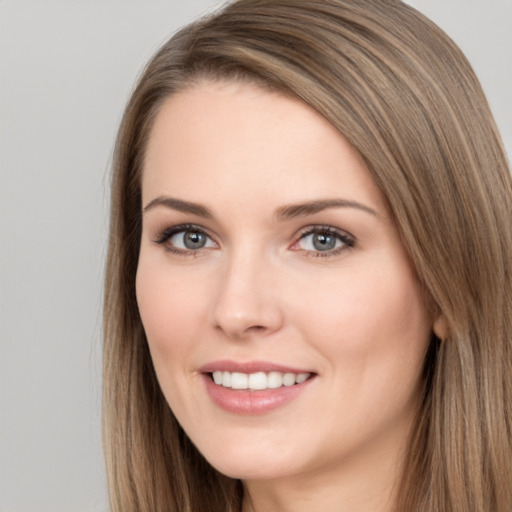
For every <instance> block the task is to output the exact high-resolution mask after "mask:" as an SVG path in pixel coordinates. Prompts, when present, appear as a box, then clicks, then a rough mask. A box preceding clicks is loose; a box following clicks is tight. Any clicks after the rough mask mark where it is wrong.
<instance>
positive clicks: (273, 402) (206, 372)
mask: <svg viewBox="0 0 512 512" xmlns="http://www.w3.org/2000/svg"><path fill="white" fill-rule="evenodd" d="M215 371H228V372H241V373H256V372H266V373H267V372H272V371H275V372H281V373H311V377H310V378H308V379H307V380H306V381H304V382H302V383H300V384H294V385H293V386H281V387H280V388H276V389H264V390H257V391H250V390H245V389H243V390H239V389H237V390H235V389H231V388H225V387H223V386H219V385H217V384H215V383H214V382H213V380H212V378H211V373H213V372H215ZM199 372H200V373H201V377H202V380H203V382H204V385H205V387H206V392H207V393H208V396H209V397H210V399H211V400H212V402H213V403H215V404H216V405H217V406H218V407H220V408H221V409H223V410H225V411H227V412H230V413H234V414H241V415H259V414H265V413H269V412H271V411H274V410H275V409H278V408H280V407H284V406H285V405H287V404H289V403H290V402H292V401H294V400H296V399H297V398H299V397H300V395H301V394H302V393H303V392H305V391H306V390H307V388H308V387H309V386H310V384H311V383H312V382H313V381H314V380H315V377H316V373H315V372H312V371H310V370H307V369H299V368H294V367H291V366H283V365H280V364H274V363H270V362H266V361H248V362H235V361H215V362H212V363H209V364H206V365H204V366H202V367H201V368H200V369H199Z"/></svg>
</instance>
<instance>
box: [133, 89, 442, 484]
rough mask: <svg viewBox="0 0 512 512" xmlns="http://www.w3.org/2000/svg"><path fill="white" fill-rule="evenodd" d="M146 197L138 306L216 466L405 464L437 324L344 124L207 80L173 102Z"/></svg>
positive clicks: (147, 165) (178, 408)
mask: <svg viewBox="0 0 512 512" xmlns="http://www.w3.org/2000/svg"><path fill="white" fill-rule="evenodd" d="M142 196H143V231H142V241H141V247H140V260H139V267H138V272H137V300H138V304H139V308H140V314H141V317H142V322H143V324H144V328H145V331H146V335H147V339H148V343H149V348H150V351H151V356H152V359H153V363H154V366H155V370H156V373H157V376H158V379H159V383H160V385H161V388H162V391H163V393H164V395H165V397H166V399H167V401H168V403H169V405H170V407H171V409H172V410H173V412H174V414H175V416H176V417H177V419H178V421H179V422H180V424H181V425H182V427H183V428H184V430H185V431H186V432H187V434H188V435H189V437H190V438H191V440H192V441H193V443H194V444H195V445H196V446H197V447H198V449H199V450H200V451H201V452H202V453H203V455H204V456H205V457H206V459H207V460H208V461H209V462H210V463H211V464H212V465H213V466H214V467H216V468H217V469H218V470H220V471H221V472H223V473H225V474H227V475H229V476H232V477H237V478H242V479H246V480H251V479H254V480H258V479H273V478H274V479H278V478H286V477H288V478H291V477H293V476H304V475H308V474H309V475H313V474H320V473H322V472H323V471H326V470H327V468H329V470H330V471H343V470H344V468H345V469H346V468H347V465H349V464H355V463H357V464H359V463H361V464H364V463H365V461H366V462H368V463H370V461H371V459H372V457H373V458H374V459H375V460H385V459H386V458H396V456H397V453H398V452H399V451H400V450H401V448H402V447H403V441H404V438H405V436H406V434H407V432H408V429H409V428H410V425H411V422H412V419H413V416H414V414H415V412H416V408H417V404H418V395H419V388H420V386H421V373H422V364H423V360H424V356H425V352H426V348H427V344H428V341H429V339H430V333H431V328H432V321H431V319H430V317H429V314H428V313H427V309H426V307H425V303H424V298H423V293H422V289H421V288H420V286H419V284H418V282H417V280H416V277H415V273H414V271H413V269H412V268H411V265H410V262H409V260H408V258H407V256H406V254H405V252H404V249H403V247H402V245H401V243H400V240H399V236H398V233H397V230H396V227H395V226H394V224H393V222H392V220H391V219H390V216H389V214H388V210H387V207H386V202H385V200H384V198H383V196H382V194H381V192H380V191H379V189H378V188H377V186H376V185H375V183H374V182H373V180H372V178H371V177H370V174H369V172H368V170H367V168H366V167H365V164H364V163H363V160H362V159H361V157H360V156H359V155H358V153H357V152H356V151H355V150H354V149H353V148H352V147H351V146H350V145H349V143H348V142H347V141H346V140H345V139H344V138H343V137H342V136H341V135H340V134H339V133H338V132H337V131H336V130H335V129H334V128H333V126H332V125H330V124H329V123H328V122H327V121H326V120H325V119H324V118H322V117H321V116H320V115H318V114H317V113H316V112H315V111H313V110H312V109H311V108H310V107H308V106H307V105H305V104H303V103H301V102H300V101H298V100H295V99H290V98H286V97H284V96H282V95H279V94H277V93H271V92H268V91H263V90H261V89H259V88H257V87H256V86H251V85H247V84H243V85H241V84H230V83H209V82H205V83H203V84H201V85H197V86H195V87H194V88H190V89H188V90H185V91H183V92H180V93H178V94H176V95H174V96H172V97H170V98H169V99H168V100H167V101H166V103H164V105H163V106H162V108H161V110H160V112H159V114H158V116H157V118H156V121H155V124H154V127H153V129H152V132H151V135H150V139H149V143H148V147H147V153H146V156H145V162H144V169H143V176H142ZM356 461H357V462H356Z"/></svg>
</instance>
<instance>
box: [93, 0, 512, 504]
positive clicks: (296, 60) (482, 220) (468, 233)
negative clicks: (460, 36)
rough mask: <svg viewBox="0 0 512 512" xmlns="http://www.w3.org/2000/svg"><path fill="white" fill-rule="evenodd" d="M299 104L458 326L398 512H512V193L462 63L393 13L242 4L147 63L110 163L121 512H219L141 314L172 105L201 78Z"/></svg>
mask: <svg viewBox="0 0 512 512" xmlns="http://www.w3.org/2000/svg"><path fill="white" fill-rule="evenodd" d="M203 79H210V80H241V81H244V80H246V81H250V82H253V83H257V84H259V85H261V86H263V87H268V88H270V89H272V90H277V91H280V92H282V93H283V94H287V95H291V96H294V97H297V98H300V99H301V100H302V101H304V102H306V103H308V104H309V105H311V106H312V107H313V108H314V109H316V110H317V111H318V112H319V113H320V114H322V115H323V116H324V117H325V118H326V119H328V120H329V121H330V122H331V123H332V124H333V125H334V126H335V127H336V128H337V129H338V130H339V132H340V133H341V134H343V135H344V136H345V138H346V139H348V141H349V142H350V143H351V144H352V145H353V146H354V147H355V148H356V149H357V150H358V151H359V152H360V154H361V155H362V156H363V158H364V159H365V161H366V163H367V166H368V168H369V170H370V172H371V173H372V176H373V178H374V179H375V181H376V183H377V184H378V186H379V187H380V189H381V190H382V192H383V194H384V195H385V197H386V198H387V200H388V203H389V205H390V209H391V211H392V214H393V217H394V220H395V222H396V225H397V227H398V230H399V232H400V234H401V236H402V240H403V243H404V246H405V248H406V249H407V251H408V253H409V255H410V258H411V260H412V262H413V264H414V266H415V269H416V272H417V274H418V276H419V278H420V280H421V282H422V283H423V285H424V287H425V289H426V290H427V292H428V294H429V296H430V298H431V302H432V304H434V307H435V308H436V309H437V310H438V311H441V312H442V313H443V315H444V317H445V318H446V320H447V324H448V326H449V328H448V332H449V335H448V336H447V338H446V339H443V340H438V339H436V338H435V337H434V336H433V338H432V344H431V348H430V350H429V355H428V357H427V359H426V361H425V386H424V389H425V391H424V397H423V401H422V404H421V411H420V415H419V416H418V419H417V422H416V424H415V426H414V430H413V435H412V437H411V440H410V443H409V450H408V453H407V454H406V459H405V462H404V471H403V475H404V476H403V478H402V480H401V482H399V483H398V485H399V493H398V494H399V496H398V503H397V504H396V510H399V511H403V512H410V511H412V510H414V511H425V512H434V511H436V512H450V511H451V512H470V511H474V512H476V511H484V510H492V511H493V512H509V511H510V510H512V419H511V411H510V408H511V407H512V341H511V336H512V335H511V333H512V285H511V278H510V269H511V264H512V262H511V258H512V234H511V225H512V183H511V178H510V174H509V170H508V166H507V162H506V158H505V155H504V150H503V146H502V144H501V141H500V138H499V135H498V132H497V129H496V126H495V123H494V121H493V118H492V115H491V113H490V111H489V108H488V105H487V102H486V99H485V97H484V94H483V92H482V90H481V87H480V85H479V83H478V80H477V79H476V77H475V75H474V73H473V71H472V69H471V67H470V65H469V64H468V62H467V61H466V59H465V57H464V56H463V55H462V53H461V52H460V50H459V49H458V48H457V47H456V46H455V44H454V43H453V42H452V41H451V40H450V39H449V38H448V37H447V36H446V35H445V34H444V33H443V32H442V31H441V30H440V29H439V28H437V27H436V26H435V25H434V24H433V23H431V22H430V21H428V20H427V19H426V18H425V17H423V16H422V15H421V14H419V13H418V12H416V11H415V10H414V9H413V8H411V7H409V6H407V5H405V4H403V3H401V2H400V1H398V0H281V1H275V0H239V1H235V2H232V3H231V4H229V5H227V6H226V7H225V8H224V9H223V10H221V11H219V12H218V13H216V14H214V15H212V16H209V17H207V18H205V19H202V20H200V21H198V22H196V23H194V24H192V25H190V26H188V27H186V28H185V29H183V30H181V31H180V32H178V33H177V34H176V35H175V36H174V37H173V38H172V39H171V40H170V41H169V42H168V43H166V44H165V45H164V46H163V47H162V48H161V49H160V50H159V52H158V53H157V54H156V55H155V57H154V58H153V59H152V60H151V61H150V63H149V64H148V65H147V67H146V69H145V71H144V73H143V74H142V76H141V78H140V80H139V83H138V85H137V87H136V89H135V91H134V93H133V95H132V97H131V100H130V102H129V104H128V106H127V108H126V111H125V114H124V118H123V121H122V124H121V127H120V130H119V135H118V139H117V144H116V149H115V159H114V165H113V177H112V199H111V201H112V202H111V224H110V245H109V254H108V262H107V272H106V287H105V313H104V326H105V327H104V329H105V332H104V334H105V346H104V404H103V407H104V445H105V454H106V462H107V472H108V478H109V489H110V497H111V505H112V509H113V510H114V512H135V511H137V512H158V511H162V512H163V511H164V510H165V511H176V512H178V511H179V512H183V511H189V512H202V511H208V512H215V511H218V512H226V511H233V512H235V511H237V510H239V508H240V503H241V496H242V492H243V491H242V487H241V484H240V483H239V482H237V481H236V480H232V479H229V478H227V477H225V476H223V475H221V474H219V473H218V472H217V471H216V470H215V469H213V468H212V467H211V466H210V465H209V464H208V463H207V462H206V461H205V460H204V459H203V457H202V456H201V455H200V454H199V453H198V452H197V450H196V449H195V447H194V446H193V445H192V443H191V442H190V441H189V439H188V438H187V436H186V434H185V433H184V432H183V431H182V429H181V427H180V426H179V425H178V424H177V422H176V420H175V418H174V416H173V414H172V411H171V410H170V409H169V407H168V405H167V404H166V402H165V399H164V398H163V395H162V393H161V391H160V389H159V386H158V382H157V379H156V377H155V373H154V371H153V367H152V363H151V358H150V355H149V351H148V348H147V343H146V339H145V335H144V332H143V328H142V324H141V320H140V317H139V313H138V309H137V303H136V299H135V274H136V269H137V258H138V251H139V243H140V233H141V198H140V177H141V172H142V162H143V157H144V150H145V147H146V142H147V138H148V134H149V131H150V128H151V126H152V122H153V120H154V118H155V115H156V114H157V113H158V111H159V107H160V105H161V104H162V102H163V101H164V100H165V99H166V98H167V97H168V96H169V95H171V94H173V93H175V92H176V91H177V90H182V89H183V88H186V87H189V86H191V85H192V84H193V83H194V82H195V81H197V80H203Z"/></svg>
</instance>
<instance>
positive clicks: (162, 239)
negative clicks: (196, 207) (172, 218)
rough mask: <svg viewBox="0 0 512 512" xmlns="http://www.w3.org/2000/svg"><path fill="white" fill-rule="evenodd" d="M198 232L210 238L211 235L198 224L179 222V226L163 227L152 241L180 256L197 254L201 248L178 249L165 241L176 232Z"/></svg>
mask: <svg viewBox="0 0 512 512" xmlns="http://www.w3.org/2000/svg"><path fill="white" fill-rule="evenodd" d="M187 231H188V232H193V233H200V234H203V235H205V236H206V237H208V238H209V239H210V240H211V239H212V237H211V236H210V235H209V234H208V233H207V232H206V231H205V230H204V229H201V228H200V227H199V226H196V225H195V224H181V225H179V226H173V227H171V228H167V229H164V231H162V232H161V233H160V235H159V236H158V237H157V238H156V239H155V240H154V242H155V243H156V244H158V245H165V250H166V251H168V252H171V253H173V254H178V255H180V256H198V255H199V253H200V251H201V249H196V250H193V249H179V248H177V247H174V246H172V245H171V244H167V242H168V241H169V240H170V239H171V238H172V237H173V236H174V235H177V234H178V233H186V232H187Z"/></svg>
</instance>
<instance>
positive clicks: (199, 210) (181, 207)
mask: <svg viewBox="0 0 512 512" xmlns="http://www.w3.org/2000/svg"><path fill="white" fill-rule="evenodd" d="M157 206H164V207H165V208H170V209H172V210H176V211H179V212H182V213H191V214H193V215H197V216H199V217H204V218H212V217H213V215H212V213H211V212H210V210H209V209H208V208H206V206H203V205H200V204H198V203H192V202H190V201H183V200H182V199H176V198H174V197H169V196H159V197H156V198H155V199H153V200H151V201H150V202H149V203H148V204H147V205H146V206H145V207H144V212H147V211H149V210H152V209H153V208H156V207H157ZM330 208H356V209H358V210H361V211H363V212H366V213H369V214H371V215H373V216H375V217H379V215H378V214H377V212H376V211H375V210H373V209H372V208H370V207H369V206H366V205H364V204H362V203H359V202H357V201H350V200H347V199H337V198H335V199H317V200H313V201H307V202H304V203H295V204H289V205H285V206H281V207H280V208H278V209H277V210H276V213H275V219H276V220H277V221H286V220H290V219H293V218H296V217H303V216H307V215H314V214H315V213H319V212H321V211H323V210H328V209H330Z"/></svg>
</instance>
